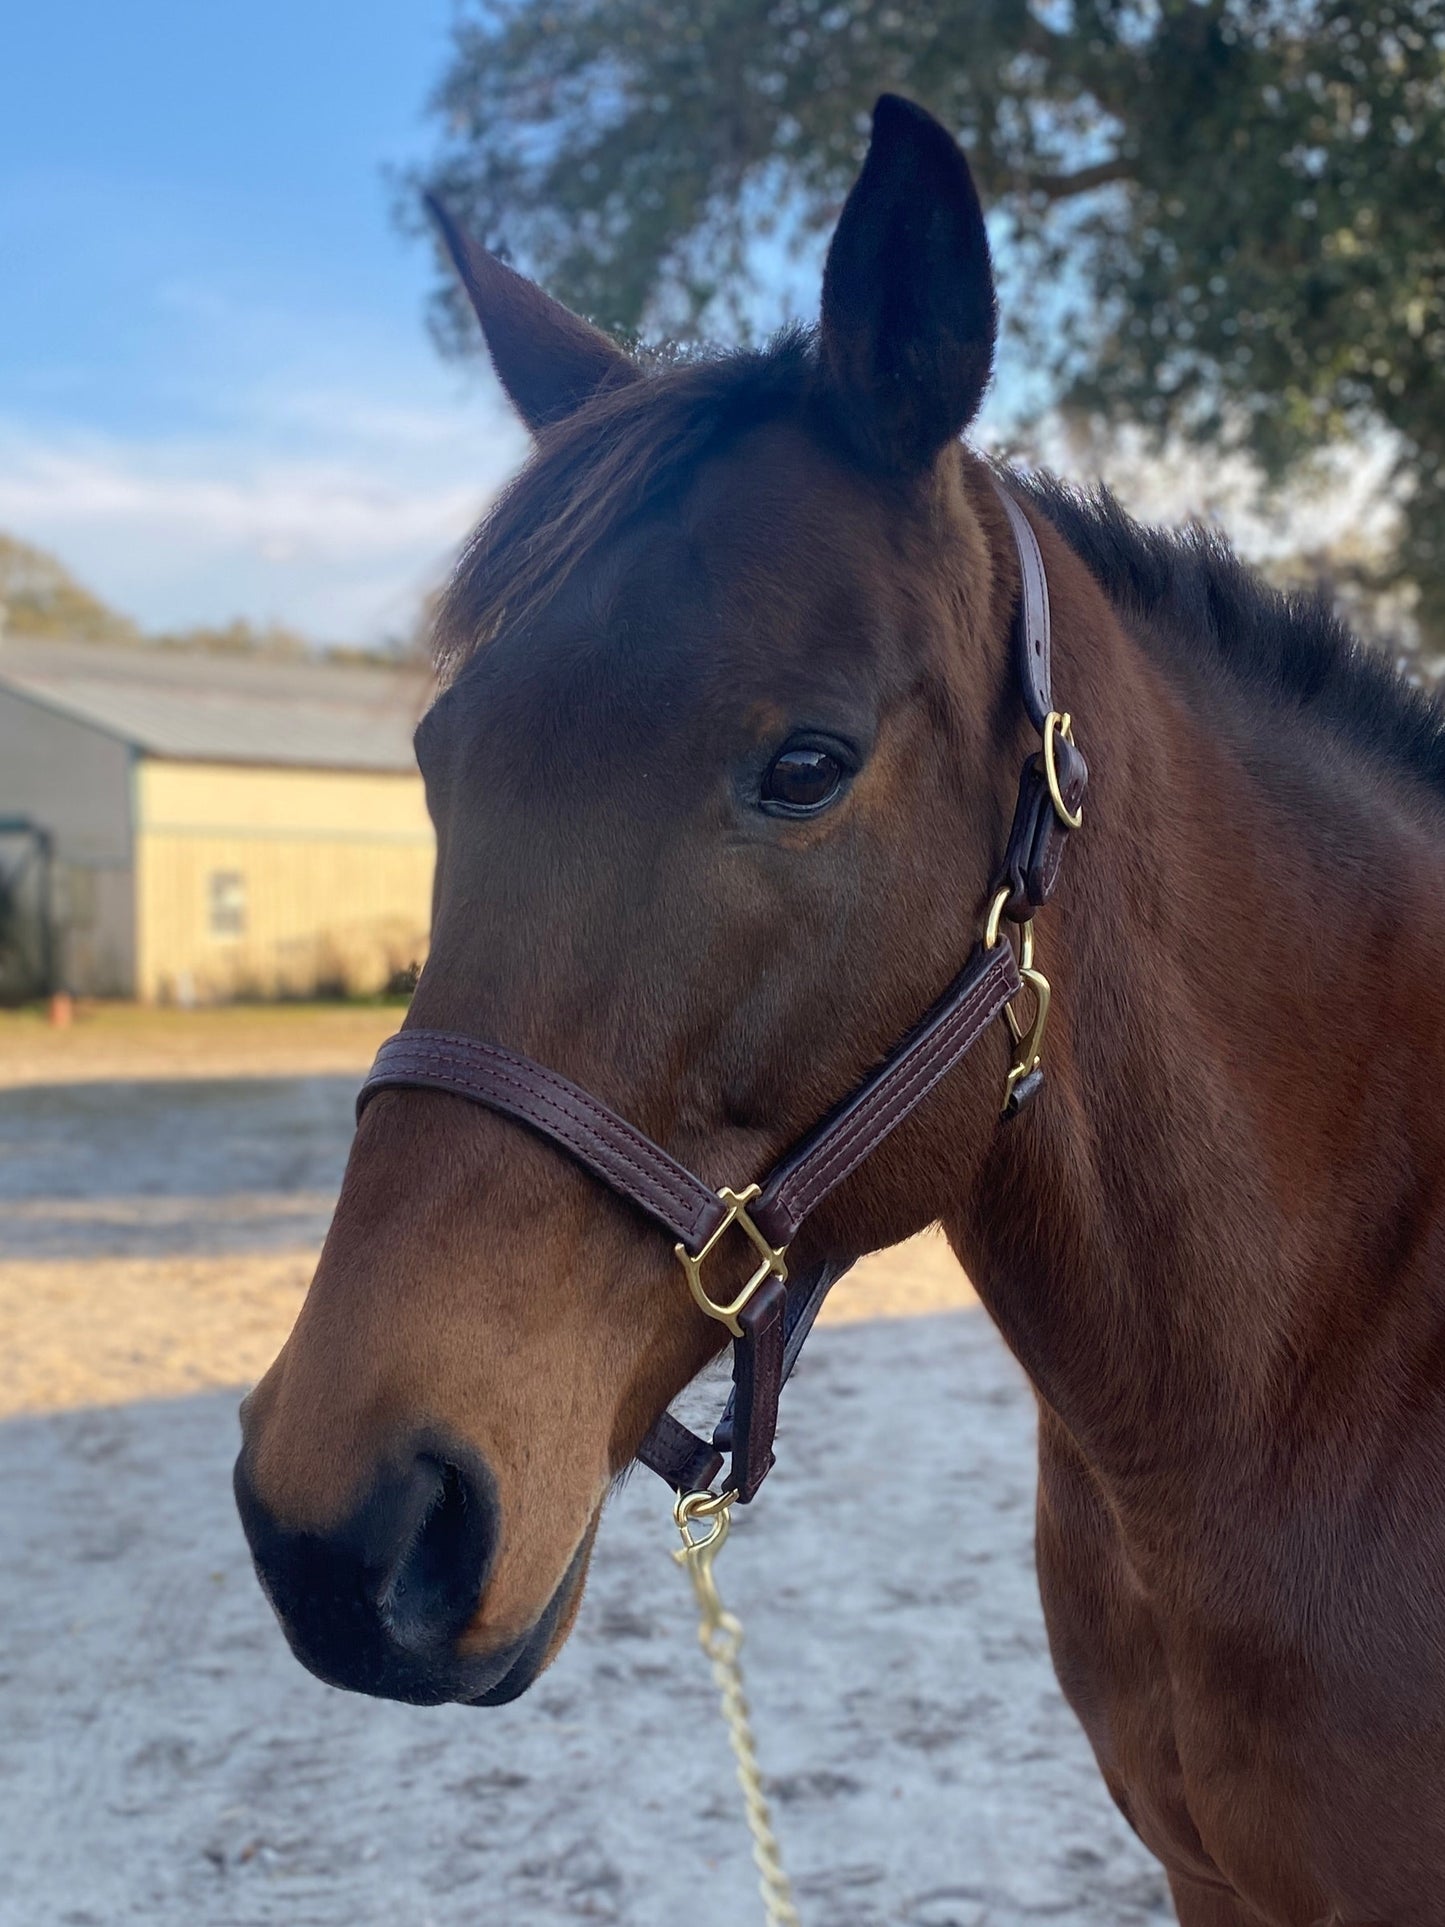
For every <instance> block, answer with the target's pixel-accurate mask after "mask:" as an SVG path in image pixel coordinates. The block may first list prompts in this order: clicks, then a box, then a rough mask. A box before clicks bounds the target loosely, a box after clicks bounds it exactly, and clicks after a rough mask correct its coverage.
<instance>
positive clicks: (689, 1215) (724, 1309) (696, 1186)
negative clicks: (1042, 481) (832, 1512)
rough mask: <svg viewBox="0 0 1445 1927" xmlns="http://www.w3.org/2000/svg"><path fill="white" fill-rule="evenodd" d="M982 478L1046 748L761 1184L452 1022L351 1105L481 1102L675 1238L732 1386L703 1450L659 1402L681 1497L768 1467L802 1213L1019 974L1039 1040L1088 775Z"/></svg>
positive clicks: (977, 1034) (798, 1321)
mask: <svg viewBox="0 0 1445 1927" xmlns="http://www.w3.org/2000/svg"><path fill="white" fill-rule="evenodd" d="M994 487H995V488H996V490H997V492H998V495H999V499H1000V500H1001V502H1002V504H1003V507H1004V510H1005V513H1006V514H1007V516H1008V521H1009V527H1010V529H1011V530H1012V532H1013V538H1014V545H1015V548H1016V549H1017V551H1018V559H1019V571H1020V583H1021V588H1020V596H1019V605H1018V612H1017V615H1016V617H1015V626H1014V656H1015V664H1016V670H1017V674H1018V678H1019V683H1020V686H1021V688H1022V691H1023V699H1024V706H1025V708H1026V709H1027V711H1028V714H1029V717H1030V719H1031V720H1032V722H1033V723H1034V725H1035V727H1036V728H1037V729H1038V730H1039V732H1040V735H1041V736H1042V739H1043V747H1042V749H1041V750H1040V751H1039V752H1038V753H1036V754H1035V755H1033V756H1031V757H1030V758H1029V760H1028V761H1027V762H1026V763H1025V765H1024V769H1023V774H1022V776H1021V778H1020V782H1019V799H1018V804H1017V807H1016V809H1015V811H1014V820H1013V827H1012V829H1011V831H1010V833H1009V840H1008V849H1007V854H1006V856H1005V859H1004V865H1003V869H1002V871H1001V872H1000V876H999V880H998V882H997V883H996V886H995V902H994V911H993V914H991V916H990V919H989V930H988V933H986V936H985V940H984V942H983V943H981V944H980V945H978V947H977V948H976V949H975V950H974V952H973V954H972V955H971V956H970V958H969V959H968V962H967V963H966V964H965V965H964V967H963V969H962V970H961V971H960V973H959V975H958V976H957V977H956V978H955V979H954V981H953V983H952V984H950V985H949V987H948V989H947V990H946V991H944V993H943V995H942V996H941V997H940V998H939V999H938V1000H937V1001H936V1002H935V1003H934V1004H933V1006H932V1007H931V1009H930V1010H929V1011H928V1012H927V1013H926V1015H925V1016H924V1017H923V1018H922V1019H921V1020H920V1022H919V1023H917V1024H916V1025H915V1026H914V1028H913V1029H912V1030H911V1031H910V1032H909V1033H908V1035H907V1036H906V1037H905V1038H903V1039H902V1041H901V1042H900V1043H899V1044H897V1045H896V1046H895V1047H894V1048H893V1049H892V1050H891V1051H890V1052H889V1053H888V1055H887V1056H886V1057H885V1058H884V1059H883V1061H882V1063H881V1064H879V1066H878V1067H877V1069H876V1070H874V1071H873V1072H872V1073H870V1075H869V1076H867V1077H866V1078H865V1079H864V1080H863V1082H862V1083H861V1084H860V1085H859V1086H858V1087H857V1089H856V1090H855V1091H854V1092H853V1093H852V1095H851V1096H849V1097H848V1098H846V1099H845V1100H844V1101H843V1102H842V1103H841V1104H839V1105H838V1106H837V1107H836V1108H835V1109H834V1110H833V1111H831V1112H830V1113H829V1114H828V1116H827V1117H826V1118H824V1119H823V1121H822V1122H821V1123H820V1124H818V1125H817V1126H815V1128H814V1129H813V1130H811V1131H810V1132H809V1133H808V1134H807V1136H806V1137H804V1138H803V1139H802V1140H801V1142H800V1143H798V1144H797V1145H796V1146H795V1147H794V1148H793V1149H792V1150H791V1151H789V1152H788V1153H787V1154H786V1155H785V1156H784V1157H783V1158H782V1160H781V1161H780V1162H779V1163H778V1164H776V1165H775V1166H774V1167H773V1169H772V1171H770V1172H769V1173H768V1175H767V1176H766V1178H764V1179H763V1180H762V1181H761V1183H759V1184H753V1185H750V1186H748V1188H747V1189H746V1190H745V1191H741V1192H734V1191H731V1190H728V1189H726V1188H725V1189H723V1190H722V1191H714V1190H713V1189H712V1187H711V1186H710V1185H707V1184H705V1183H704V1182H703V1181H702V1179H701V1178H699V1177H697V1176H696V1175H695V1174H694V1173H693V1172H691V1171H689V1170H688V1169H687V1167H686V1166H685V1165H683V1164H679V1163H678V1161H677V1159H676V1158H674V1157H672V1156H671V1155H670V1154H669V1153H668V1152H667V1151H664V1150H663V1149H662V1147H661V1145H658V1144H654V1143H653V1141H652V1139H651V1138H649V1137H647V1136H646V1135H645V1134H644V1133H643V1132H641V1131H639V1130H638V1129H637V1128H636V1127H635V1126H634V1125H632V1124H629V1123H628V1122H627V1120H626V1119H625V1118H623V1117H620V1116H619V1115H618V1114H617V1112H616V1111H614V1110H612V1109H611V1108H610V1106H608V1105H606V1104H604V1103H602V1102H601V1100H600V1099H598V1098H595V1097H593V1096H592V1095H591V1094H590V1093H589V1092H587V1091H585V1090H583V1089H582V1088H581V1087H580V1086H579V1085H576V1084H573V1083H571V1082H570V1081H569V1080H568V1079H567V1078H565V1077H561V1076H559V1075H558V1074H557V1072H556V1071H551V1070H548V1069H547V1068H546V1066H545V1065H542V1064H537V1063H534V1062H533V1061H532V1059H531V1058H529V1057H523V1056H521V1055H520V1053H518V1052H516V1051H511V1050H508V1049H506V1048H505V1046H503V1045H501V1044H491V1043H486V1042H484V1041H482V1040H481V1039H479V1038H476V1037H466V1036H460V1035H456V1034H453V1033H451V1032H448V1031H432V1030H403V1031H401V1032H400V1033H399V1034H398V1035H397V1036H395V1037H392V1038H390V1039H388V1041H387V1042H386V1043H384V1044H383V1045H382V1047H381V1049H380V1051H379V1052H378V1053H377V1058H376V1062H375V1063H374V1064H373V1066H372V1068H371V1071H370V1073H369V1074H368V1076H367V1078H366V1081H365V1083H364V1084H363V1085H362V1087H361V1090H360V1093H359V1094H358V1097H357V1102H356V1114H357V1118H358V1121H359V1120H360V1118H361V1115H362V1113H363V1112H364V1111H365V1109H366V1107H367V1105H368V1104H369V1103H370V1102H371V1100H372V1099H373V1098H374V1097H376V1096H377V1095H378V1094H379V1093H380V1092H382V1091H386V1090H430V1091H445V1092H449V1093H450V1094H451V1095H453V1096H455V1097H461V1098H465V1099H466V1100H467V1101H468V1102H469V1103H473V1104H480V1105H484V1106H485V1107H486V1108H487V1109H489V1110H493V1111H497V1112H500V1113H501V1114H502V1115H504V1116H506V1117H510V1118H514V1119H515V1120H516V1121H517V1122H518V1123H521V1124H525V1125H527V1126H528V1127H529V1128H530V1129H532V1130H534V1131H536V1132H538V1133H540V1135H541V1136H543V1137H545V1138H548V1139H550V1140H551V1142H552V1143H553V1144H555V1145H556V1146H557V1147H558V1148H559V1149H560V1150H563V1151H565V1152H567V1154H568V1155H569V1156H570V1157H572V1158H574V1159H575V1160H576V1161H577V1163H578V1164H580V1165H581V1166H582V1167H583V1169H584V1170H586V1171H589V1172H590V1173H591V1174H592V1176H593V1177H595V1178H596V1179H598V1181H599V1182H600V1183H602V1184H605V1185H606V1186H607V1188H608V1189H609V1190H610V1191H612V1192H614V1193H615V1194H616V1195H617V1196H619V1197H622V1198H625V1199H627V1200H628V1201H629V1202H630V1203H632V1204H634V1205H635V1206H636V1207H637V1209H638V1210H639V1211H642V1212H644V1213H645V1214H646V1215H647V1216H648V1217H649V1218H651V1219H652V1221H653V1222H654V1223H655V1224H657V1225H660V1226H661V1227H662V1228H663V1230H665V1231H667V1232H670V1233H671V1235H672V1237H673V1238H674V1239H675V1241H676V1248H677V1255H678V1257H679V1258H680V1259H681V1260H682V1263H683V1268H684V1270H685V1271H686V1273H687V1278H688V1284H689V1288H690V1289H691V1291H692V1293H693V1296H694V1297H695V1298H696V1300H697V1302H698V1304H699V1305H700V1306H701V1307H702V1309H703V1310H704V1311H706V1312H707V1313H708V1315H709V1316H711V1317H713V1318H716V1319H719V1320H720V1321H721V1322H722V1323H723V1324H724V1325H725V1326H726V1327H727V1329H728V1330H729V1332H730V1333H731V1334H732V1338H733V1389H732V1396H731V1398H730V1400H729V1402H728V1408H727V1411H726V1412H725V1413H724V1414H723V1418H722V1421H721V1423H720V1424H719V1426H718V1428H717V1430H716V1432H715V1433H714V1435H713V1441H712V1444H711V1445H708V1444H707V1443H705V1442H704V1441H703V1440H702V1439H700V1438H698V1437H697V1436H696V1435H695V1434H694V1433H693V1432H690V1431H689V1430H688V1428H687V1427H686V1426H685V1425H683V1424H682V1423H681V1422H680V1421H679V1420H677V1419H675V1418H674V1417H673V1416H672V1415H671V1413H668V1412H664V1413H663V1414H662V1416H661V1417H660V1418H659V1419H658V1420H657V1421H656V1422H655V1424H653V1426H652V1427H651V1428H650V1429H649V1431H648V1433H647V1436H646V1437H645V1438H644V1440H643V1442H642V1444H641V1446H640V1447H639V1449H638V1454H637V1456H638V1458H639V1459H640V1460H641V1461H642V1463H643V1464H644V1465H648V1466H650V1467H651V1468H652V1469H653V1470H654V1471H655V1472H658V1473H660V1474H661V1475H662V1477H663V1478H665V1479H666V1480H667V1481H668V1483H669V1484H670V1485H672V1486H674V1487H676V1489H677V1490H678V1491H679V1492H689V1491H695V1490H698V1489H700V1488H702V1487H705V1486H709V1485H711V1483H712V1481H713V1480H714V1479H715V1478H716V1477H717V1475H718V1473H719V1472H720V1471H721V1470H722V1465H723V1457H722V1455H723V1453H724V1452H729V1453H731V1456H732V1465H731V1469H730V1471H729V1474H728V1485H729V1487H730V1488H732V1489H733V1490H735V1491H736V1493H737V1496H738V1498H739V1500H740V1501H742V1502H744V1503H746V1502H747V1501H748V1500H749V1499H751V1498H752V1497H753V1495H754V1493H755V1492H756V1491H757V1489H758V1487H759V1486H760V1485H761V1484H762V1482H763V1480H764V1478H766V1476H767V1473H768V1470H769V1468H770V1467H771V1465H772V1463H773V1439H774V1435H775V1433H776V1431H777V1422H778V1395H779V1393H780V1392H781V1390H782V1387H783V1384H784V1382H785V1381H786V1379H787V1377H788V1374H789V1373H790V1372H791V1371H792V1369H793V1366H794V1364H795V1363H796V1361H797V1357H798V1353H799V1351H800V1350H801V1349H802V1345H803V1341H804V1340H805V1339H806V1337H807V1335H808V1333H809V1331H810V1330H811V1329H812V1325H813V1321H814V1319H815V1318H816V1317H817V1315H818V1311H819V1309H820V1307H821V1306H822V1303H823V1300H824V1298H825V1297H826V1296H827V1293H828V1290H829V1288H830V1287H831V1286H832V1285H833V1284H834V1283H835V1282H836V1280H837V1279H838V1278H840V1277H841V1276H842V1274H843V1272H844V1271H846V1270H847V1268H848V1267H847V1264H846V1263H834V1264H826V1265H819V1266H816V1267H814V1268H813V1269H812V1270H811V1271H808V1272H804V1273H793V1274H791V1275H790V1273H789V1269H788V1265H787V1262H786V1258H785V1253H786V1250H787V1247H788V1246H789V1245H790V1244H791V1242H792V1240H793V1239H794V1237H795V1236H796V1235H797V1233H798V1231H799V1229H800V1228H801V1227H802V1225H803V1223H804V1221H805V1220H806V1219H807V1218H808V1217H809V1215H810V1214H811V1213H812V1212H813V1211H815V1210H816V1209H817V1208H818V1206H819V1205H820V1204H821V1203H822V1202H823V1200H824V1199H825V1198H826V1197H827V1196H828V1195H829V1194H830V1193H831V1192H832V1191H833V1190H834V1189H835V1187H836V1186H838V1185H840V1184H841V1183H843V1181H844V1180H845V1179H846V1178H847V1177H849V1176H850V1175H851V1174H852V1173H853V1172H854V1171H856V1170H857V1168H858V1166H859V1165H860V1164H861V1163H862V1162H863V1160H864V1159H865V1158H866V1157H867V1156H868V1155H869V1153H870V1152H872V1151H874V1150H876V1149H877V1147H878V1146H879V1145H880V1144H881V1143H882V1142H883V1140H884V1138H886V1137H887V1136H888V1135H889V1133H890V1132H891V1131H894V1130H896V1129H897V1127H898V1126H899V1125H900V1124H901V1123H903V1121H904V1119H905V1118H907V1117H909V1116H910V1115H911V1114H912V1112H913V1111H914V1110H916V1109H917V1107H918V1105H920V1104H921V1103H922V1102H923V1100H924V1099H925V1098H926V1097H927V1096H928V1094H929V1093H930V1092H931V1091H932V1090H934V1089H935V1088H936V1087H937V1086H938V1084H939V1083H940V1082H941V1081H942V1080H943V1079H944V1078H945V1077H947V1076H948V1074H949V1072H950V1071H951V1070H953V1068H954V1067H955V1066H956V1065H957V1064H958V1063H959V1062H960V1061H961V1060H962V1059H963V1058H964V1057H965V1056H967V1054H968V1053H969V1051H971V1050H972V1049H973V1047H974V1045H975V1044H976V1043H977V1042H978V1041H979V1039H980V1038H981V1037H982V1036H983V1035H984V1034H985V1032H987V1031H988V1030H990V1029H991V1028H992V1026H993V1025H994V1023H995V1022H996V1021H997V1020H998V1019H999V1018H1000V1017H1001V1016H1004V1015H1007V1016H1008V1018H1009V1023H1010V1028H1011V1029H1012V1030H1013V1032H1014V1036H1015V1039H1016V1040H1021V1039H1022V1036H1023V1032H1022V1028H1021V1026H1020V1025H1019V1023H1018V1021H1017V1019H1016V1018H1015V1017H1014V1016H1013V1013H1012V1009H1011V1006H1012V1004H1013V1001H1014V999H1015V998H1016V997H1017V996H1018V995H1019V993H1020V991H1021V989H1022V987H1023V983H1024V981H1025V980H1028V981H1029V982H1030V983H1031V984H1032V986H1033V987H1034V989H1035V993H1036V997H1037V998H1038V1002H1037V1006H1036V1011H1037V1014H1036V1018H1035V1029H1034V1037H1035V1038H1037V1037H1039V1036H1041V1034H1042V1029H1043V1018H1044V1014H1045V1012H1046V1010H1047V1001H1046V1000H1047V992H1048V986H1047V983H1046V982H1045V981H1044V980H1043V979H1042V977H1041V976H1040V974H1039V973H1038V972H1036V971H1034V970H1033V969H1032V956H1033V950H1032V937H1031V934H1030V931H1029V925H1030V920H1031V919H1032V917H1033V914H1034V911H1035V910H1036V909H1037V908H1039V906H1040V905H1041V904H1043V903H1044V902H1046V901H1047V899H1048V897H1049V895H1050V893H1051V892H1052V890H1053V888H1054V884H1055V882H1056V881H1057V878H1058V873H1059V865H1060V862H1061V860H1062V856H1063V851H1064V845H1065V843H1066V841H1067V839H1068V836H1069V834H1070V833H1071V832H1072V831H1073V830H1074V829H1076V828H1077V827H1078V824H1079V822H1080V820H1081V805H1082V802H1083V795H1084V788H1085V785H1086V784H1087V782H1088V768H1087V765H1086V764H1085V762H1084V759H1083V757H1082V755H1081V754H1080V753H1079V751H1078V749H1077V748H1076V747H1075V745H1074V741H1073V734H1072V730H1071V728H1070V724H1069V718H1068V717H1067V716H1061V715H1060V714H1059V713H1058V712H1057V711H1055V709H1054V706H1053V686H1052V667H1051V660H1050V658H1051V644H1050V633H1049V595H1048V581H1047V577H1046V575H1045V572H1044V561H1043V556H1042V554H1041V552H1040V549H1039V545H1038V540H1037V538H1036V537H1035V535H1034V532H1033V528H1032V527H1031V525H1030V523H1029V520H1028V518H1027V516H1026V515H1025V514H1024V512H1023V510H1022V509H1021V508H1020V507H1019V505H1018V504H1017V502H1015V501H1014V499H1013V498H1012V496H1010V495H1009V494H1008V493H1007V492H1006V491H1005V489H1004V488H1003V487H1002V485H1001V484H1000V483H998V482H995V483H994ZM1000 916H1002V917H1007V918H1009V919H1010V920H1012V921H1013V922H1014V923H1016V924H1018V925H1019V926H1021V929H1022V931H1023V936H1024V942H1023V948H1022V967H1023V976H1022V977H1021V975H1020V959H1019V957H1016V955H1015V952H1014V947H1013V945H1012V943H1010V942H1009V941H1007V939H1005V938H1003V937H1002V936H1000V935H999V919H1000ZM1040 986H1041V988H1040ZM1030 1056H1031V1059H1032V1061H1030ZM1030 1056H1025V1057H1024V1058H1023V1059H1021V1060H1019V1061H1018V1062H1016V1064H1015V1066H1014V1068H1013V1070H1012V1071H1011V1072H1010V1076H1009V1101H1008V1107H1007V1111H1006V1115H1012V1114H1013V1112H1014V1111H1016V1110H1017V1109H1018V1108H1019V1107H1020V1106H1021V1105H1022V1104H1023V1102H1024V1101H1025V1099H1026V1098H1028V1097H1031V1096H1032V1095H1033V1094H1034V1092H1035V1091H1036V1090H1037V1089H1038V1087H1039V1085H1040V1083H1041V1082H1042V1071H1041V1070H1040V1069H1039V1063H1038V1056H1037V1051H1036V1050H1034V1051H1032V1052H1031V1053H1030ZM725 1234H726V1235H727V1236H729V1237H732V1238H738V1237H739V1236H745V1237H746V1239H747V1240H748V1241H749V1242H750V1243H751V1245H752V1247H753V1255H754V1256H755V1257H760V1258H761V1263H760V1264H759V1265H758V1266H757V1269H756V1270H755V1271H754V1272H753V1274H752V1276H751V1277H750V1278H749V1279H748V1281H747V1283H746V1284H745V1286H744V1287H743V1289H742V1291H741V1292H739V1294H738V1295H737V1297H736V1298H734V1299H733V1300H732V1301H731V1303H722V1302H719V1301H717V1300H715V1299H714V1298H713V1297H712V1296H711V1293H710V1287H709V1286H707V1285H706V1284H705V1283H704V1282H703V1266H704V1264H705V1262H706V1261H707V1260H708V1259H709V1257H710V1255H711V1253H712V1251H713V1248H714V1246H715V1245H717V1244H719V1243H721V1241H722V1239H723V1237H724V1235H725Z"/></svg>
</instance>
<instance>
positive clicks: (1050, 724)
mask: <svg viewBox="0 0 1445 1927" xmlns="http://www.w3.org/2000/svg"><path fill="white" fill-rule="evenodd" d="M1056 735H1057V736H1062V737H1063V739H1064V741H1065V742H1066V743H1068V744H1069V745H1070V747H1072V746H1073V741H1074V719H1073V717H1072V716H1070V715H1069V713H1068V711H1067V710H1065V711H1064V712H1063V713H1062V714H1061V713H1060V712H1059V711H1058V710H1057V709H1051V710H1050V711H1049V713H1048V715H1047V716H1046V717H1045V718H1044V775H1045V776H1046V777H1047V778H1048V784H1049V799H1050V801H1051V802H1052V803H1053V806H1054V814H1055V815H1056V816H1057V817H1058V819H1059V821H1060V822H1061V823H1062V824H1063V826H1064V828H1065V829H1066V830H1076V829H1078V827H1079V825H1080V824H1081V823H1082V822H1083V820H1084V812H1083V808H1082V806H1081V807H1080V808H1079V809H1077V810H1071V809H1070V808H1069V806H1068V804H1067V803H1066V802H1065V801H1064V793H1063V791H1062V790H1061V789H1060V788H1059V766H1058V762H1057V760H1056V758H1055V755H1054V738H1055V736H1056Z"/></svg>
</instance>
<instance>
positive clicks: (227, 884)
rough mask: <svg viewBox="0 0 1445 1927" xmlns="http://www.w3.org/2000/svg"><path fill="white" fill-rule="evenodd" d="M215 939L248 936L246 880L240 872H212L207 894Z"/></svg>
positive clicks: (212, 933)
mask: <svg viewBox="0 0 1445 1927" xmlns="http://www.w3.org/2000/svg"><path fill="white" fill-rule="evenodd" d="M206 901H207V908H208V912H209V918H208V920H209V923H210V929H211V935H212V936H213V937H244V936H245V934H246V879H245V877H244V876H242V874H241V872H240V871H239V870H212V872H211V875H210V881H209V887H208V889H207V893H206Z"/></svg>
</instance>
